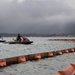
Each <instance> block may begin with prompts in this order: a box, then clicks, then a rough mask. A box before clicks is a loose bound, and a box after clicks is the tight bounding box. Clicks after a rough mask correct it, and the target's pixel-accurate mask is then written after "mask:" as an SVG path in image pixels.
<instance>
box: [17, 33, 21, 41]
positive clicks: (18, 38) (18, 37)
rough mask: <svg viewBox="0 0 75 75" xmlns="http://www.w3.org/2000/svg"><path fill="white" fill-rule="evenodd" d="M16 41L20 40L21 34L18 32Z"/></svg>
mask: <svg viewBox="0 0 75 75" xmlns="http://www.w3.org/2000/svg"><path fill="white" fill-rule="evenodd" d="M16 41H21V36H20V34H19V33H18V35H17V38H16Z"/></svg>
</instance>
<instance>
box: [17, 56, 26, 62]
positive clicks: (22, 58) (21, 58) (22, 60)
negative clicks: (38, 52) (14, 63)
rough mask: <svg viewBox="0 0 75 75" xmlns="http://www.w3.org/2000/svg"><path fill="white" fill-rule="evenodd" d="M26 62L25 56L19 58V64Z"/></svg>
mask: <svg viewBox="0 0 75 75" xmlns="http://www.w3.org/2000/svg"><path fill="white" fill-rule="evenodd" d="M22 62H26V57H25V56H19V57H18V63H22Z"/></svg>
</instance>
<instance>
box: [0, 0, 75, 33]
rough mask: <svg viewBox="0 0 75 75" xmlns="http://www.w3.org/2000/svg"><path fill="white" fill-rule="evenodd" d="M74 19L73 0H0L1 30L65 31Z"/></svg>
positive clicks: (70, 26)
mask: <svg viewBox="0 0 75 75" xmlns="http://www.w3.org/2000/svg"><path fill="white" fill-rule="evenodd" d="M74 19H75V1H74V0H70V1H69V0H0V26H1V27H2V29H3V30H2V29H0V31H2V32H10V33H11V32H18V31H19V30H20V32H27V33H30V32H32V33H33V32H35V33H58V32H60V33H66V32H70V31H69V29H70V30H72V28H74ZM72 22H73V25H71V24H72ZM68 24H69V25H68ZM67 28H69V29H67ZM66 30H67V31H66ZM63 31H64V32H63ZM73 32H74V30H73Z"/></svg>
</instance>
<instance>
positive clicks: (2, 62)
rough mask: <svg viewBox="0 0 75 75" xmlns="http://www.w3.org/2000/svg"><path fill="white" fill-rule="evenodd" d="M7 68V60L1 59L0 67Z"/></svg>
mask: <svg viewBox="0 0 75 75" xmlns="http://www.w3.org/2000/svg"><path fill="white" fill-rule="evenodd" d="M4 66H6V60H5V59H1V60H0V67H4Z"/></svg>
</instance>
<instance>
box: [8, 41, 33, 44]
mask: <svg viewBox="0 0 75 75" xmlns="http://www.w3.org/2000/svg"><path fill="white" fill-rule="evenodd" d="M31 43H33V41H27V42H17V41H14V42H9V44H31Z"/></svg>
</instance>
